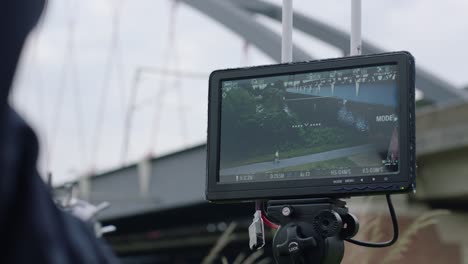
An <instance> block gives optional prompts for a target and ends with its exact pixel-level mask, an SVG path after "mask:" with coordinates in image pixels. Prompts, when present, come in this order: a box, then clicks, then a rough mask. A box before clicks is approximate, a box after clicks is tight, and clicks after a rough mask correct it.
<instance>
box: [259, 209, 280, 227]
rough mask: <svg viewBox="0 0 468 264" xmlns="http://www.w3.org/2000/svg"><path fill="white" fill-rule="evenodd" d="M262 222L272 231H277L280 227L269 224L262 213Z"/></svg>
mask: <svg viewBox="0 0 468 264" xmlns="http://www.w3.org/2000/svg"><path fill="white" fill-rule="evenodd" d="M262 220H263V223H265V225H266V226H268V227H269V228H273V229H278V228H279V227H280V226H279V225H277V224H275V223H273V222H271V221H270V220H269V219H268V218H267V217H266V216H265V215H264V214H263V212H262Z"/></svg>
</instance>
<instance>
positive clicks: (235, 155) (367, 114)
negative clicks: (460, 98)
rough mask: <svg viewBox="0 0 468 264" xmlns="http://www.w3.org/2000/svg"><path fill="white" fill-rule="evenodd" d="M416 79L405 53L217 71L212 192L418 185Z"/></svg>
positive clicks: (332, 192)
mask: <svg viewBox="0 0 468 264" xmlns="http://www.w3.org/2000/svg"><path fill="white" fill-rule="evenodd" d="M414 86H415V65H414V59H413V57H412V56H411V54H409V53H407V52H393V53H386V54H377V55H367V56H355V57H346V58H337V59H327V60H318V61H310V62H300V63H290V64H278V65H268V66H258V67H249V68H238V69H226V70H218V71H214V72H213V73H212V74H211V75H210V79H209V105H208V112H209V117H208V144H207V148H208V153H207V185H206V186H207V187H206V198H207V200H210V201H214V202H219V201H251V200H256V199H268V200H270V199H285V198H286V199H295V198H317V197H333V198H341V197H349V196H357V195H371V194H391V193H401V192H408V191H411V190H414V188H415V122H414V119H415V114H414V108H415V88H414Z"/></svg>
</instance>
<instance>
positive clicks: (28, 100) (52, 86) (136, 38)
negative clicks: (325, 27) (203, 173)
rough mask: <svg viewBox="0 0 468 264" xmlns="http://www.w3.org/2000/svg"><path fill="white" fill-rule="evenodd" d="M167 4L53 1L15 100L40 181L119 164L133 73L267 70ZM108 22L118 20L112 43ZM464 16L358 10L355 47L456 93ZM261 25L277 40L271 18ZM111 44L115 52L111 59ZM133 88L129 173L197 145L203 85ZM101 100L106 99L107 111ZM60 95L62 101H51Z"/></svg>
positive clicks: (314, 6) (310, 9)
mask: <svg viewBox="0 0 468 264" xmlns="http://www.w3.org/2000/svg"><path fill="white" fill-rule="evenodd" d="M220 1H221V0H220ZM271 2H274V3H277V4H281V1H280V0H271ZM171 3H172V1H170V0H131V1H130V0H60V1H59V0H49V7H48V9H47V11H46V14H45V16H44V19H43V22H42V23H41V25H40V27H39V28H38V29H37V31H36V32H35V34H34V35H33V36H32V37H30V39H29V41H28V43H27V46H26V49H25V52H24V53H23V57H22V63H21V68H20V71H19V73H18V75H17V79H16V84H15V85H16V89H15V93H14V96H13V98H12V101H13V103H14V104H15V105H16V107H17V109H19V111H20V112H21V113H22V114H23V116H25V117H26V119H27V120H28V121H29V122H30V123H31V124H32V125H33V127H34V128H35V129H36V131H37V133H38V134H39V136H40V141H41V147H42V152H41V160H40V161H41V163H40V170H41V172H45V171H46V170H50V171H52V172H53V175H54V181H55V182H56V183H60V182H64V181H67V180H70V179H74V178H75V177H77V176H79V175H82V174H85V173H90V172H91V171H95V172H102V171H107V170H109V169H113V168H117V167H119V166H121V165H122V160H121V158H120V157H121V149H122V142H123V140H122V138H123V127H124V125H123V124H124V123H123V122H124V116H125V115H124V113H125V107H126V105H127V103H128V101H129V99H128V97H129V94H130V90H131V84H132V79H133V78H134V75H135V72H136V69H137V68H139V67H155V68H162V69H179V70H184V71H190V72H197V73H201V74H202V75H204V74H206V77H208V74H209V73H210V72H211V71H213V70H215V69H219V68H227V67H237V66H243V65H259V64H269V63H273V61H272V60H271V59H270V58H268V57H267V56H265V55H264V54H263V53H261V52H260V51H258V50H257V49H256V48H255V47H250V46H249V48H248V49H247V52H245V43H244V41H243V40H242V38H241V37H239V36H237V35H235V34H234V33H232V32H230V31H229V30H228V29H226V28H225V27H223V26H221V25H219V24H218V23H217V22H214V21H213V20H211V19H210V18H208V17H205V16H204V15H203V14H201V13H198V12H197V11H195V10H193V9H191V8H190V7H188V6H185V5H179V6H178V7H177V9H176V11H175V12H172V11H171V7H172V4H171ZM294 8H295V9H296V10H298V11H300V12H301V13H304V14H306V15H308V16H312V17H314V18H317V19H319V20H321V21H324V22H326V23H329V24H331V25H333V26H335V27H337V28H339V29H342V30H345V31H348V29H349V20H350V1H344V0H328V1H309V0H295V1H294ZM114 13H118V14H119V16H118V21H117V23H118V25H119V27H118V35H119V36H120V40H118V41H117V42H115V41H113V36H115V35H113V34H112V31H113V28H115V27H113V25H116V23H113V21H115V20H114V16H113V14H114ZM467 13H468V1H465V0H446V1H427V0H412V1H407V0H393V1H384V0H373V1H363V28H362V31H363V37H364V38H365V39H367V40H369V41H371V42H372V43H374V44H376V45H377V46H380V47H382V48H384V49H386V50H407V51H410V52H412V53H413V55H414V56H415V57H416V60H417V64H418V66H422V67H424V68H425V69H427V70H429V71H430V72H432V73H434V74H436V75H438V76H439V77H441V78H443V79H445V80H447V81H449V82H451V83H452V84H454V85H455V86H458V87H463V86H466V85H468V74H467V66H466V62H467V61H468V51H466V48H467V47H468V19H466V14H467ZM171 14H173V16H172V18H173V21H174V23H172V25H173V29H174V35H173V36H174V38H173V40H174V41H173V42H171V41H170V38H169V28H170V27H169V24H170V23H169V21H170V19H171ZM257 20H258V21H259V22H260V23H265V24H266V25H267V26H269V27H271V28H272V29H274V30H275V31H278V32H279V30H280V25H279V24H276V23H273V22H272V21H269V20H268V19H265V18H261V17H258V18H257ZM294 41H295V42H296V44H298V45H300V46H301V47H303V48H304V49H306V50H307V51H308V52H310V53H311V54H312V55H313V56H314V57H317V58H327V57H337V56H339V52H338V51H337V50H336V49H334V48H332V47H330V46H329V45H327V44H324V43H321V42H320V41H317V40H314V39H312V38H309V37H306V36H304V35H303V34H301V33H298V32H295V35H294ZM111 43H118V49H117V51H116V49H115V47H114V48H113V47H112V44H111ZM70 50H72V51H73V53H72V55H70ZM278 52H280V51H278ZM110 54H112V55H110ZM119 54H120V55H119ZM109 57H110V58H111V59H109ZM109 65H110V66H109ZM107 73H109V74H107ZM106 76H107V77H106ZM106 81H108V83H107V84H106ZM138 87H139V88H138V89H139V92H138V96H137V100H136V101H137V105H139V107H137V108H136V110H135V112H134V113H135V114H134V122H133V126H132V133H131V137H130V138H131V140H130V149H129V152H128V158H127V159H126V161H125V163H126V164H129V163H131V162H135V161H136V160H138V159H141V158H142V157H145V156H146V155H148V153H152V154H154V155H162V154H165V153H168V152H172V151H175V150H180V149H183V148H186V147H189V146H194V145H197V144H201V143H202V142H204V141H205V138H206V126H207V123H206V120H207V115H206V113H207V79H203V78H201V79H191V78H189V79H180V78H179V79H175V78H174V77H171V76H167V75H166V76H161V75H154V74H153V75H144V76H143V77H142V78H141V80H140V82H139V86H138ZM103 89H108V90H107V92H106V100H105V102H106V103H105V104H104V105H103V104H102V101H100V94H101V92H102V91H103ZM161 91H166V92H161ZM61 93H63V100H59V99H58V98H60V97H61ZM158 95H159V96H158ZM180 95H182V96H180ZM57 102H60V103H58V104H57ZM77 102H78V104H77ZM143 102H146V103H143ZM77 105H78V106H79V107H78V108H77ZM156 107H160V108H156ZM100 108H102V109H104V111H103V112H102V111H100V110H99V109H100ZM77 109H78V110H77ZM155 112H158V113H159V116H160V118H159V126H157V127H158V129H153V128H152V127H153V120H154V119H155V118H157V116H156V115H155ZM77 113H79V114H77ZM100 113H103V115H102V119H99V116H100ZM181 113H182V114H181ZM79 120H81V121H79ZM98 120H100V121H98ZM98 123H99V126H100V127H101V128H100V129H97V128H96V127H97V124H98ZM80 131H83V132H82V133H80ZM96 131H100V134H101V137H100V140H96V136H95V135H96ZM182 131H183V132H182ZM96 143H97V147H96ZM95 149H97V152H96V151H94V150H95ZM92 153H97V154H92ZM47 156H48V157H49V162H48V164H49V165H46V157H47Z"/></svg>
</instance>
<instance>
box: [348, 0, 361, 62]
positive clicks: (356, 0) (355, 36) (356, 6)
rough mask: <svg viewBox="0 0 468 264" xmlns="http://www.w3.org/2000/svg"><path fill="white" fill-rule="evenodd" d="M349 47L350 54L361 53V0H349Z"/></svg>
mask: <svg viewBox="0 0 468 264" xmlns="http://www.w3.org/2000/svg"><path fill="white" fill-rule="evenodd" d="M350 45H351V49H350V54H349V55H350V56H356V55H361V52H362V36H361V0H351V41H350Z"/></svg>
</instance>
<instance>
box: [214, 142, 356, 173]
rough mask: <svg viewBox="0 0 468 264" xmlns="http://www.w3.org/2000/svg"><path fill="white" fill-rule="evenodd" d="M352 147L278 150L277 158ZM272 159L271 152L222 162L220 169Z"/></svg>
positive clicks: (342, 144) (337, 146)
mask: <svg viewBox="0 0 468 264" xmlns="http://www.w3.org/2000/svg"><path fill="white" fill-rule="evenodd" d="M352 146H355V144H353V143H350V142H347V143H340V144H330V145H322V146H316V147H301V148H293V149H291V150H280V151H279V157H280V159H288V158H294V157H300V156H305V155H311V154H316V153H321V152H326V151H330V150H335V149H341V148H347V147H352ZM274 159H275V153H274V152H272V153H268V154H260V155H255V156H253V157H249V158H246V159H243V160H241V161H235V162H229V163H227V162H224V164H223V166H222V167H223V168H224V169H227V168H232V167H237V166H243V165H249V164H255V163H260V162H267V161H273V160H274Z"/></svg>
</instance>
